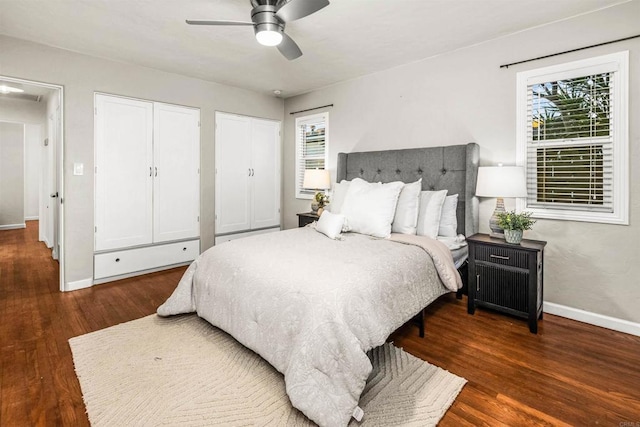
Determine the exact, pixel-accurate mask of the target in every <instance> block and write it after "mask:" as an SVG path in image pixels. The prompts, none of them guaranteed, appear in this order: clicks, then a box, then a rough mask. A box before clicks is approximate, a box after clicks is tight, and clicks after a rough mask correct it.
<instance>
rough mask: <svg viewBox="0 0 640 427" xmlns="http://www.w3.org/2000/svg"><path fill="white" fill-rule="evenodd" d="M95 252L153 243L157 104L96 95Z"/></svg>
mask: <svg viewBox="0 0 640 427" xmlns="http://www.w3.org/2000/svg"><path fill="white" fill-rule="evenodd" d="M95 102H96V113H95V114H96V122H95V132H96V135H95V141H96V147H95V149H96V155H95V162H96V163H95V165H96V170H95V226H96V230H95V250H98V251H99V250H105V249H115V248H123V247H127V246H135V245H145V244H149V243H151V242H152V231H153V230H152V209H153V204H152V191H153V178H152V177H151V167H152V163H153V152H152V150H153V104H152V103H151V102H144V101H136V100H132V99H126V98H118V97H113V96H106V95H96V98H95Z"/></svg>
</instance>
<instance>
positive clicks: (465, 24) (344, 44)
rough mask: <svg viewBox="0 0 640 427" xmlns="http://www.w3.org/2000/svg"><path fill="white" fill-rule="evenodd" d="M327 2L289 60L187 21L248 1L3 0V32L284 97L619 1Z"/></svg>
mask: <svg viewBox="0 0 640 427" xmlns="http://www.w3.org/2000/svg"><path fill="white" fill-rule="evenodd" d="M295 1H306V0H295ZM330 1H331V4H330V5H329V6H328V7H326V8H324V9H322V10H320V11H319V12H317V13H315V14H313V15H310V16H308V17H306V18H303V19H300V20H298V21H294V22H291V23H289V24H288V25H287V28H286V32H287V34H289V35H290V36H291V37H292V38H293V39H294V40H295V41H296V42H297V43H298V45H299V46H300V48H301V49H302V51H303V53H304V55H303V56H302V57H301V58H298V59H296V60H294V61H287V60H286V59H285V58H284V57H282V56H281V55H280V53H279V52H278V50H277V49H276V48H273V47H264V46H261V45H259V44H258V43H257V42H256V40H255V37H254V35H253V30H252V29H251V28H250V27H200V26H197V27H196V26H188V25H186V24H185V23H184V20H185V19H225V20H241V21H246V20H249V19H250V16H249V12H250V10H251V5H250V1H249V0H39V1H37V0H0V3H1V7H0V34H5V35H8V36H12V37H17V38H22V39H26V40H31V41H34V42H38V43H43V44H46V45H50V46H56V47H60V48H63V49H68V50H72V51H76V52H80V53H84V54H87V55H93V56H98V57H103V58H110V59H114V60H117V61H123V62H129V63H134V64H139V65H143V66H147V67H151V68H156V69H160V70H166V71H170V72H175V73H179V74H183V75H187V76H192V77H197V78H201V79H204V80H209V81H215V82H219V83H224V84H228V85H232V86H238V87H244V88H247V89H251V90H255V91H259V92H265V93H271V92H272V91H273V90H274V89H281V90H282V96H283V97H288V96H292V95H295V94H300V93H304V92H307V91H310V90H313V89H317V88H320V87H324V86H327V85H330V84H333V83H336V82H339V81H344V80H348V79H352V78H355V77H358V76H362V75H365V74H370V73H374V72H376V71H381V70H384V69H388V68H392V67H395V66H398V65H402V64H406V63H410V62H414V61H417V60H420V59H424V58H428V57H431V56H434V55H437V54H440V53H444V52H448V51H452V50H455V49H459V48H463V47H465V46H470V45H473V44H477V43H480V42H483V41H486V40H490V39H494V38H496V37H501V36H505V35H507V34H511V33H514V32H518V31H522V30H524V29H527V28H531V27H535V26H539V25H544V24H546V23H549V22H553V21H557V20H561V19H565V18H568V17H571V16H575V15H579V14H583V13H587V12H591V11H594V10H597V9H601V8H604V7H608V6H611V5H614V4H619V3H623V2H624V1H621V0H330ZM513 59H514V60H517V59H524V58H519V57H518V58H513Z"/></svg>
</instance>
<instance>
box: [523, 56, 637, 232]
mask: <svg viewBox="0 0 640 427" xmlns="http://www.w3.org/2000/svg"><path fill="white" fill-rule="evenodd" d="M628 58H629V54H628V52H620V53H615V54H611V55H605V56H600V57H597V58H591V59H587V60H582V61H576V62H571V63H568V64H561V65H557V66H552V67H546V68H540V69H537V70H531V71H526V72H522V73H518V76H517V91H518V105H517V114H518V118H517V121H518V123H517V132H518V135H517V160H518V164H519V165H521V166H524V167H525V170H526V176H527V193H528V196H527V198H526V199H521V200H519V201H518V209H526V210H529V211H532V212H533V214H534V216H535V217H537V218H552V219H565V220H572V221H590V222H603V223H612V224H628V223H629V202H628V198H629V169H628V158H629V157H628V153H629V140H628V139H629V137H628V130H627V120H628V119H627V117H628V104H629V103H628V71H627V70H628Z"/></svg>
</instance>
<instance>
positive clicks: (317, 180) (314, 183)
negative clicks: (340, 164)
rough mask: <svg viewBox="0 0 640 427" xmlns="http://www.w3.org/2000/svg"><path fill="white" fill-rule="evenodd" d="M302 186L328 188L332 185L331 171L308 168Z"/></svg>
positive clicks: (317, 188) (309, 188)
mask: <svg viewBox="0 0 640 427" xmlns="http://www.w3.org/2000/svg"><path fill="white" fill-rule="evenodd" d="M302 187H303V188H306V189H308V190H326V189H327V188H330V187H331V177H330V176H329V171H328V170H325V169H306V170H305V171H304V181H303V182H302Z"/></svg>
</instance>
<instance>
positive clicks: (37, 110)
mask: <svg viewBox="0 0 640 427" xmlns="http://www.w3.org/2000/svg"><path fill="white" fill-rule="evenodd" d="M63 96H64V94H63V87H62V86H60V85H55V84H49V83H42V82H35V81H30V80H25V79H19V78H14V77H5V76H0V153H1V155H0V158H1V160H0V161H1V162H2V165H0V201H1V203H0V233H1V232H3V230H9V229H15V228H26V227H27V223H29V224H31V225H30V226H29V228H30V229H33V227H36V225H35V221H37V228H38V232H37V236H38V240H40V241H41V242H43V243H42V244H43V245H46V247H47V248H49V249H50V251H51V256H52V258H53V259H55V260H57V261H58V266H59V289H60V290H61V291H64V283H65V281H64V198H63V189H64V185H63V183H64V176H63V167H62V166H63V158H64V144H63V140H64V139H63V126H62V123H63V105H64V103H63V99H64V98H63ZM32 221H33V222H32Z"/></svg>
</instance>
